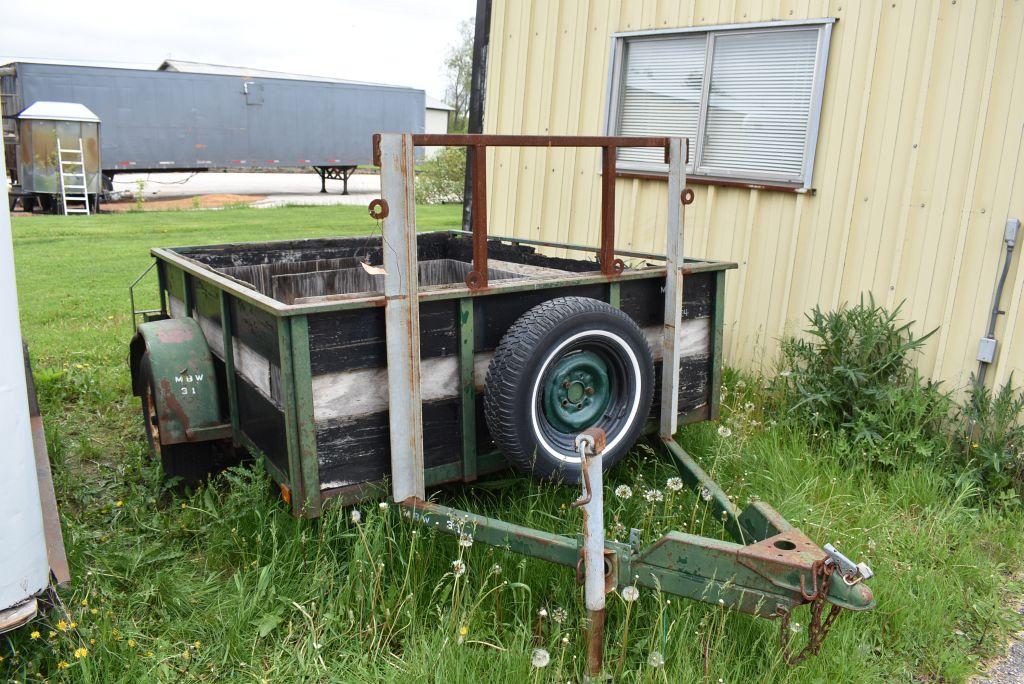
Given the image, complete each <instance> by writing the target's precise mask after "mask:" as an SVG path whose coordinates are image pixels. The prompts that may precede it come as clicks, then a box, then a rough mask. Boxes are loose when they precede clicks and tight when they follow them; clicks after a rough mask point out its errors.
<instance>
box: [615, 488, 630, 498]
mask: <svg viewBox="0 0 1024 684" xmlns="http://www.w3.org/2000/svg"><path fill="white" fill-rule="evenodd" d="M615 496H617V497H619V498H620V499H628V498H629V497H631V496H633V490H632V489H631V488H630V486H629V485H619V486H618V487H616V488H615Z"/></svg>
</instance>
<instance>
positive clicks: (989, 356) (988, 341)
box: [978, 337, 996, 363]
mask: <svg viewBox="0 0 1024 684" xmlns="http://www.w3.org/2000/svg"><path fill="white" fill-rule="evenodd" d="M995 358H996V339H995V338H994V337H982V338H981V341H980V342H978V360H979V361H981V362H982V363H992V362H993V361H995Z"/></svg>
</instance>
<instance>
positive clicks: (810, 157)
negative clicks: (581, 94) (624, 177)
mask: <svg viewBox="0 0 1024 684" xmlns="http://www.w3.org/2000/svg"><path fill="white" fill-rule="evenodd" d="M831 28H832V20H831V19H823V20H815V21H812V22H772V23H767V24H746V25H744V24H738V25H731V26H719V27H710V28H704V27H701V28H700V29H673V30H668V31H648V32H636V33H629V34H616V36H615V49H614V51H613V52H614V54H613V56H612V59H613V66H612V84H611V88H610V94H611V97H610V102H609V112H610V116H609V117H608V120H609V122H610V125H609V126H608V129H609V130H608V132H609V133H610V134H614V135H638V136H652V135H674V136H675V135H678V136H685V137H687V138H689V139H690V163H689V164H688V166H687V172H688V173H690V174H692V175H695V176H702V177H706V178H709V179H722V180H731V181H741V182H749V183H775V184H781V185H789V186H793V187H797V188H800V187H802V188H808V187H810V184H811V176H812V164H813V161H814V147H815V142H816V139H817V134H818V124H817V122H818V118H819V114H820V111H821V98H822V87H823V81H824V74H825V65H826V59H827V55H828V42H829V37H830V33H831ZM618 161H619V163H618V168H619V170H620V171H627V172H628V171H638V172H646V173H665V172H666V170H667V169H666V167H665V164H664V163H663V161H662V159H661V153H660V152H659V151H657V150H654V149H650V148H647V149H644V148H632V149H623V150H621V151H620V153H619V156H618Z"/></svg>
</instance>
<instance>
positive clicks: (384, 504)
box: [377, 501, 388, 511]
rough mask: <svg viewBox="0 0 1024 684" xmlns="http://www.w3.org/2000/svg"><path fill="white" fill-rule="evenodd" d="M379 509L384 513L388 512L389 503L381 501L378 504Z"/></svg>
mask: <svg viewBox="0 0 1024 684" xmlns="http://www.w3.org/2000/svg"><path fill="white" fill-rule="evenodd" d="M377 508H379V509H380V510H382V511H386V510H388V502H387V501H381V502H380V503H379V504H377Z"/></svg>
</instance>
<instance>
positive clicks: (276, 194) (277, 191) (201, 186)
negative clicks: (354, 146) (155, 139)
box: [114, 171, 380, 208]
mask: <svg viewBox="0 0 1024 684" xmlns="http://www.w3.org/2000/svg"><path fill="white" fill-rule="evenodd" d="M139 181H142V183H143V188H142V192H143V195H144V196H145V198H146V200H147V201H148V200H160V199H172V198H181V197H192V196H195V195H220V194H225V195H227V194H230V195H263V196H264V199H261V200H257V201H256V202H253V204H252V205H251V206H254V207H259V208H266V207H280V206H285V205H289V204H297V205H330V204H352V205H359V206H366V205H367V204H369V203H370V200H372V199H374V198H376V197H380V176H378V175H377V174H369V173H357V174H355V175H353V176H352V177H351V178H349V180H348V191H349V194H348V195H342V194H341V188H342V182H341V181H338V180H328V181H327V193H326V194H323V193H321V192H320V176H318V175H317V174H316V173H275V172H267V173H221V172H216V171H214V172H206V173H196V174H190V173H119V174H117V175H116V176H114V191H115V192H123V193H125V194H127V195H131V196H133V197H134V196H135V194H136V193H137V192H138V189H139Z"/></svg>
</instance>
